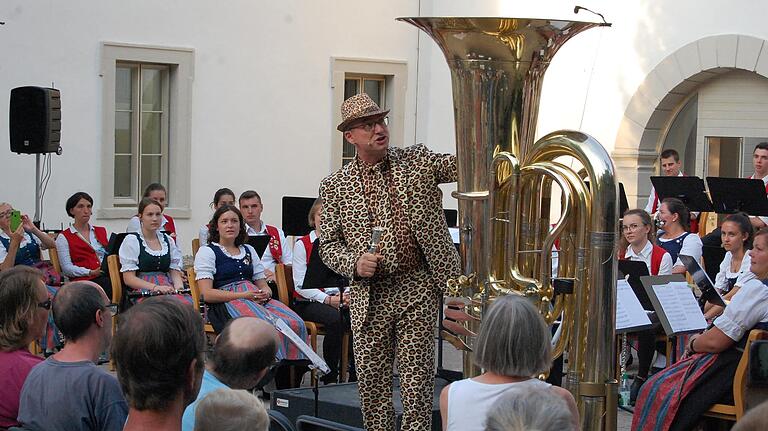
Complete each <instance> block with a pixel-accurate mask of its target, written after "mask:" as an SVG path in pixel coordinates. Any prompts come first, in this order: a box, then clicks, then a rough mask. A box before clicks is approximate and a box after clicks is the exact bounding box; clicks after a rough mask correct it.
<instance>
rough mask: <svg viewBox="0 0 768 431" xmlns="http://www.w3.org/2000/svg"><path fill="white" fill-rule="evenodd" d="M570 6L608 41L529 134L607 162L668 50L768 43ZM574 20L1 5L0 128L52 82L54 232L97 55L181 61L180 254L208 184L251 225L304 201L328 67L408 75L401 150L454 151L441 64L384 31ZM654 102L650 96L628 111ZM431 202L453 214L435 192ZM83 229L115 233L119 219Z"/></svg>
mask: <svg viewBox="0 0 768 431" xmlns="http://www.w3.org/2000/svg"><path fill="white" fill-rule="evenodd" d="M584 6H587V7H590V8H592V9H593V10H597V11H599V12H601V13H603V14H604V15H605V16H606V18H607V19H608V20H609V21H610V22H612V23H613V27H611V28H600V29H593V30H590V31H588V32H586V33H584V34H582V35H579V36H578V37H576V38H574V39H573V40H572V41H570V42H569V43H568V44H566V45H565V47H564V48H563V49H562V50H561V51H560V53H559V54H558V56H557V57H556V58H555V60H554V62H553V64H552V65H551V67H550V69H549V72H548V74H547V77H546V79H545V82H544V90H543V95H542V99H541V109H540V115H539V129H538V135H539V136H541V135H543V134H545V133H548V132H550V131H553V130H556V129H561V128H570V129H581V130H583V131H585V132H587V133H590V134H591V135H593V136H595V137H596V138H597V139H598V140H599V141H600V142H602V143H603V144H604V145H605V146H606V147H607V148H608V150H609V151H610V150H612V149H613V147H614V142H615V140H616V138H617V136H618V134H619V133H627V132H625V131H620V129H619V125H620V123H621V120H622V118H623V116H624V113H625V111H627V108H628V104H629V101H630V99H631V98H632V96H633V95H634V94H635V93H636V92H637V91H638V86H640V84H641V83H642V82H643V80H645V79H646V77H647V76H648V74H649V72H650V71H651V70H653V69H654V68H655V67H657V66H659V65H660V63H662V61H663V60H664V59H665V58H668V57H669V56H670V55H671V54H672V53H674V52H675V51H676V50H678V49H679V48H680V47H682V46H684V45H686V44H688V43H691V42H693V41H696V40H699V39H702V38H704V37H707V36H711V35H717V34H745V35H750V36H754V37H756V38H758V39H768V28H766V27H765V26H764V23H763V20H762V17H764V16H766V14H767V13H768V3H765V2H756V1H747V0H743V1H725V0H706V1H693V0H679V1H676V2H658V1H653V0H642V1H636V2H611V1H607V0H595V1H593V2H590V3H588V4H587V3H585V4H584ZM572 11H573V2H570V1H564V0H553V1H548V2H520V1H501V0H499V1H490V0H488V1H480V0H478V1H473V2H468V1H466V0H421V1H409V0H392V1H389V2H359V1H351V0H340V1H334V2H321V1H298V0H285V1H280V2H253V1H246V0H232V1H227V2H209V1H202V0H185V1H181V0H168V1H164V2H156V1H149V0H136V1H131V2H124V1H117V0H102V1H98V2H93V1H86V0H69V1H67V2H56V1H42V0H26V1H25V0H5V1H3V2H0V20H2V21H6V22H7V24H6V25H5V26H2V27H0V52H2V54H3V61H2V62H0V83H1V84H2V85H1V86H0V118H8V99H9V90H10V89H11V88H13V87H17V86H21V85H45V86H47V85H50V84H51V83H52V82H53V83H54V85H55V86H56V87H57V88H59V89H60V90H61V91H62V104H63V107H62V111H63V131H62V133H63V141H62V145H63V147H64V154H63V155H62V156H54V160H53V170H54V172H53V179H52V181H51V183H50V185H49V187H48V191H47V194H46V203H45V214H44V218H43V220H44V222H45V223H46V224H47V225H49V226H51V225H58V224H59V223H66V222H68V221H69V219H68V218H67V217H66V216H65V214H64V210H63V206H64V201H65V199H66V197H67V196H69V195H70V194H71V193H72V192H74V191H76V190H86V191H88V192H90V193H91V194H92V195H93V196H94V197H97V196H100V195H101V180H100V178H101V170H100V166H99V163H100V151H101V148H102V142H103V140H104V139H103V137H102V136H101V131H100V127H101V123H100V122H101V115H102V108H101V106H100V105H101V92H102V85H101V82H100V79H99V73H100V70H99V67H100V66H99V64H100V63H99V46H100V43H101V42H103V41H111V42H124V43H135V44H146V45H159V46H171V47H186V48H192V49H194V51H195V81H194V83H193V98H192V161H191V164H192V172H193V174H192V184H191V190H192V196H191V209H192V217H191V218H190V219H187V220H179V221H178V227H179V231H180V232H179V235H180V237H181V238H182V243H181V245H182V246H183V247H184V249H185V250H186V251H187V252H188V251H189V248H190V246H189V243H190V240H191V239H192V238H193V237H194V235H195V234H196V231H197V228H198V226H200V225H201V224H202V223H204V222H205V219H206V218H207V217H208V216H209V215H210V211H209V209H208V207H207V204H208V203H209V202H210V199H211V197H212V194H213V192H214V191H215V190H216V189H217V188H218V187H220V186H229V187H231V188H233V189H234V190H235V191H236V192H237V193H239V192H241V191H243V190H244V189H246V188H255V189H256V190H257V191H259V192H260V193H262V194H263V196H264V204H265V215H264V218H265V220H267V221H270V222H273V223H279V222H280V198H281V197H282V196H284V195H303V196H312V195H314V194H316V190H317V184H318V183H319V181H320V179H321V178H322V177H324V176H325V175H327V174H328V173H329V171H330V166H331V165H332V160H331V159H330V154H331V147H330V146H331V145H332V144H331V136H332V134H331V131H332V125H331V124H330V123H331V118H332V113H333V111H332V110H335V109H338V107H336V106H331V103H330V100H331V88H330V84H329V83H330V59H331V57H351V58H376V59H388V60H404V61H407V62H408V74H409V79H408V88H407V97H406V106H405V108H404V109H405V119H406V124H405V142H404V144H406V145H410V144H412V143H414V142H424V143H426V144H427V145H428V146H430V147H431V148H433V149H435V150H438V151H446V152H452V151H453V147H454V144H453V142H454V133H453V114H452V102H451V90H450V76H449V72H448V68H447V66H446V65H445V61H444V59H443V58H442V54H441V53H440V52H439V50H438V49H437V47H436V45H435V44H434V43H433V42H432V41H431V40H429V38H428V37H426V36H424V35H420V34H418V31H417V30H416V29H415V28H412V27H410V26H409V25H407V24H403V23H398V22H395V21H394V18H396V17H398V16H413V15H419V14H421V15H422V16H430V15H431V16H441V15H443V16H445V15H453V16H499V15H506V16H520V17H526V16H527V17H553V18H561V19H580V20H593V19H594V17H593V16H591V15H590V14H588V13H586V12H583V11H582V12H581V13H580V14H578V15H573V13H572ZM417 60H418V61H417ZM417 69H418V70H417ZM662 69H663V70H662V72H661V73H660V74H659V78H658V79H659V80H662V81H665V82H666V81H669V82H670V83H671V84H670V85H675V83H678V82H680V81H681V80H682V79H684V78H685V77H686V76H685V75H686V72H685V65H684V64H669V67H667V68H662ZM417 78H418V79H417ZM649 94H653V92H652V91H651V92H649ZM658 102H659V100H656V98H655V97H654V96H649V97H646V98H644V99H642V100H641V101H640V102H637V103H643V104H647V105H649V106H651V107H655V106H656V105H657V104H658ZM639 126H643V127H644V125H639ZM7 142H8V129H7V127H0V143H2V145H6V147H5V148H6V150H2V151H0V184H2V189H1V190H2V191H1V192H0V200H7V201H11V202H12V203H13V204H14V205H16V206H17V207H18V208H21V209H24V210H25V211H28V212H30V213H31V212H32V211H33V205H34V203H33V194H34V189H33V184H32V183H33V181H32V179H33V178H34V157H33V156H19V155H15V154H11V153H10V152H9V151H8V150H7V148H8V147H7ZM334 145H335V143H334ZM288 172H293V174H288ZM172 174H173V173H171V175H172ZM451 189H452V187H447V188H446V191H450V190H451ZM445 204H446V206H448V207H455V201H453V199H452V198H450V197H449V195H448V194H446V197H445ZM97 205H98V202H97ZM97 223H99V224H104V225H106V226H108V227H109V228H110V229H113V230H122V228H123V226H124V225H125V220H99V221H97Z"/></svg>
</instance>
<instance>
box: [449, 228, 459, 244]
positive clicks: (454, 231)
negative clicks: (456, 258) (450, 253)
mask: <svg viewBox="0 0 768 431" xmlns="http://www.w3.org/2000/svg"><path fill="white" fill-rule="evenodd" d="M448 232H450V233H451V239H453V243H454V244H458V243H459V228H457V227H449V228H448Z"/></svg>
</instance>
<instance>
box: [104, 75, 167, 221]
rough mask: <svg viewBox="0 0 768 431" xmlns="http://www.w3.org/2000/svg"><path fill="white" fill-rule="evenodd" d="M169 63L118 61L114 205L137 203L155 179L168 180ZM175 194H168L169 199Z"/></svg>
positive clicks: (159, 180) (157, 180) (163, 181)
mask: <svg viewBox="0 0 768 431" xmlns="http://www.w3.org/2000/svg"><path fill="white" fill-rule="evenodd" d="M169 69H170V68H169V67H168V66H167V65H160V64H142V63H125V62H119V63H117V68H116V73H115V162H114V163H115V175H114V183H115V184H114V196H115V205H116V206H122V205H130V206H134V205H136V203H137V202H138V200H139V196H141V194H142V191H143V190H144V189H145V188H146V187H147V185H149V184H151V183H161V184H166V183H168V129H169V124H168V122H169V121H168V120H169V116H168V107H169V105H170V100H169V99H170V95H169V83H168V78H169ZM172 199H173V196H172V195H170V194H169V196H168V201H169V203H170V202H171V200H172Z"/></svg>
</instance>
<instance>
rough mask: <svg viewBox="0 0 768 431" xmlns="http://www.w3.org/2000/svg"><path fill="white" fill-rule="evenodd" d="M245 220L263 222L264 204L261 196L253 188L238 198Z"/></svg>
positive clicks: (250, 223)
mask: <svg viewBox="0 0 768 431" xmlns="http://www.w3.org/2000/svg"><path fill="white" fill-rule="evenodd" d="M237 202H238V205H239V206H240V211H242V213H243V217H244V218H245V222H246V223H247V224H249V225H254V224H257V223H260V222H261V212H262V211H263V210H264V206H263V205H262V204H261V196H259V194H258V193H256V192H255V191H253V190H246V191H244V192H243V193H242V194H241V195H240V198H238V200H237Z"/></svg>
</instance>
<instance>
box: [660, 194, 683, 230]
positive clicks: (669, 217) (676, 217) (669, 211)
mask: <svg viewBox="0 0 768 431" xmlns="http://www.w3.org/2000/svg"><path fill="white" fill-rule="evenodd" d="M659 220H661V221H663V222H664V226H662V229H664V230H665V231H668V230H669V228H670V227H672V226H675V225H680V227H682V228H683V230H685V231H687V230H688V229H690V220H691V213H690V212H689V211H688V208H687V207H686V206H685V204H684V203H683V201H681V200H680V199H677V198H665V199H664V200H663V201H661V205H660V206H659Z"/></svg>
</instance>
